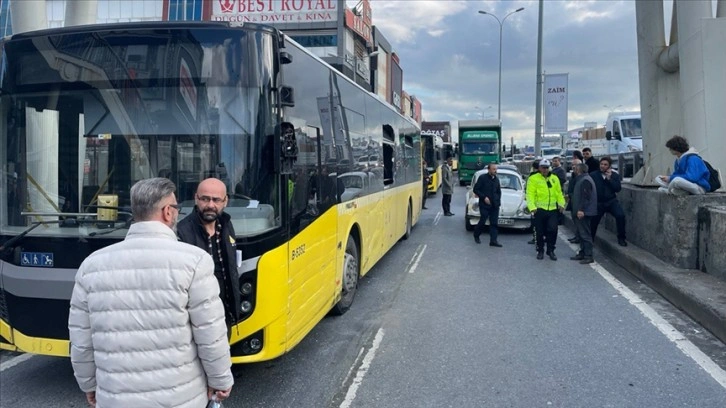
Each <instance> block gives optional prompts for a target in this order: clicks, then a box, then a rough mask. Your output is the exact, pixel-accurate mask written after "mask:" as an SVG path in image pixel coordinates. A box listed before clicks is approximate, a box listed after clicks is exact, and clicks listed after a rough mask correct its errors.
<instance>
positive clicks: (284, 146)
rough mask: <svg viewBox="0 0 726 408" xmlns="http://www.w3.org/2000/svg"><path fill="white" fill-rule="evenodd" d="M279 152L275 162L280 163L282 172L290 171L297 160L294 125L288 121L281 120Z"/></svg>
mask: <svg viewBox="0 0 726 408" xmlns="http://www.w3.org/2000/svg"><path fill="white" fill-rule="evenodd" d="M277 139H278V140H279V149H277V151H278V152H279V153H278V154H277V156H278V157H277V158H276V160H275V161H276V162H279V163H282V173H291V172H292V165H293V163H295V161H296V160H297V154H298V149H297V138H296V136H295V127H294V126H293V125H292V123H290V122H283V123H282V124H281V125H280V135H279V138H277Z"/></svg>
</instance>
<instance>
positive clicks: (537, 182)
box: [527, 173, 565, 211]
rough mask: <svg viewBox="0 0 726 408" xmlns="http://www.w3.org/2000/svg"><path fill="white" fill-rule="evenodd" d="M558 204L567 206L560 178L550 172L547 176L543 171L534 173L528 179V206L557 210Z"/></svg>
mask: <svg viewBox="0 0 726 408" xmlns="http://www.w3.org/2000/svg"><path fill="white" fill-rule="evenodd" d="M557 206H560V207H563V208H564V207H565V197H564V196H563V195H562V188H561V187H560V180H559V179H558V178H557V176H556V175H554V174H552V173H549V174H548V175H547V178H545V177H544V176H543V175H542V174H541V173H537V174H533V175H531V176H529V178H528V179H527V208H529V210H530V211H533V210H535V209H541V210H556V209H557Z"/></svg>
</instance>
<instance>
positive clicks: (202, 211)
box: [176, 178, 240, 327]
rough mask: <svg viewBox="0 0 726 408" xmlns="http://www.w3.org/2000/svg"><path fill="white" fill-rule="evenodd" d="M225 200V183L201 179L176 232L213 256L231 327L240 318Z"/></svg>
mask: <svg viewBox="0 0 726 408" xmlns="http://www.w3.org/2000/svg"><path fill="white" fill-rule="evenodd" d="M227 202H228V198H227V187H226V186H225V185H224V183H222V182H221V181H220V180H218V179H215V178H208V179H206V180H203V181H202V182H201V183H199V186H198V187H197V193H196V195H195V196H194V203H195V204H196V205H195V206H194V210H193V212H192V213H191V214H189V215H188V216H186V217H184V219H182V220H181V221H179V224H178V225H177V228H176V233H177V236H178V237H179V240H180V241H182V242H186V243H187V244H192V245H194V246H197V247H199V248H201V249H203V250H205V251H207V252H209V254H210V255H211V256H212V259H213V260H214V276H215V277H216V278H217V282H218V283H219V297H220V298H221V299H222V303H223V304H224V310H225V319H226V321H227V327H231V326H232V325H233V324H235V323H236V322H237V321H238V320H239V304H240V290H239V273H238V271H237V253H236V251H237V245H236V241H235V233H234V227H233V226H232V222H231V218H230V216H229V214H227V213H225V212H224V208H225V207H226V206H227Z"/></svg>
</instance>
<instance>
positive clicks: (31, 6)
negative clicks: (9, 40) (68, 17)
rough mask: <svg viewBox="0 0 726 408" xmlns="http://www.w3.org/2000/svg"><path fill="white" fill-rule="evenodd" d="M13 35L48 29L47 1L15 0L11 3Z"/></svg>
mask: <svg viewBox="0 0 726 408" xmlns="http://www.w3.org/2000/svg"><path fill="white" fill-rule="evenodd" d="M10 19H11V21H12V24H13V34H17V33H24V32H26V31H35V30H42V29H44V28H48V14H47V12H46V8H45V0H22V1H19V0H13V1H11V2H10Z"/></svg>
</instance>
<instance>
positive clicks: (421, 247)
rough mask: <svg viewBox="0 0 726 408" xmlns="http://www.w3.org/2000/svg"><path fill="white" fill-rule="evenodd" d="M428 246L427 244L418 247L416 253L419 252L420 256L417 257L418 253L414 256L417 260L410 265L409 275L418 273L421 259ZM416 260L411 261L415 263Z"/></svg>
mask: <svg viewBox="0 0 726 408" xmlns="http://www.w3.org/2000/svg"><path fill="white" fill-rule="evenodd" d="M427 246H428V245H427V244H424V245H423V246H419V247H418V249H417V250H416V252H418V256H416V253H414V255H413V256H414V258H415V259H416V260H415V261H414V262H413V264H411V263H409V265H411V268H410V269H409V270H408V273H414V272H416V268H418V263H419V262H420V261H421V257H422V256H423V254H424V251H426V247H427ZM414 258H411V261H413V260H414Z"/></svg>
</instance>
